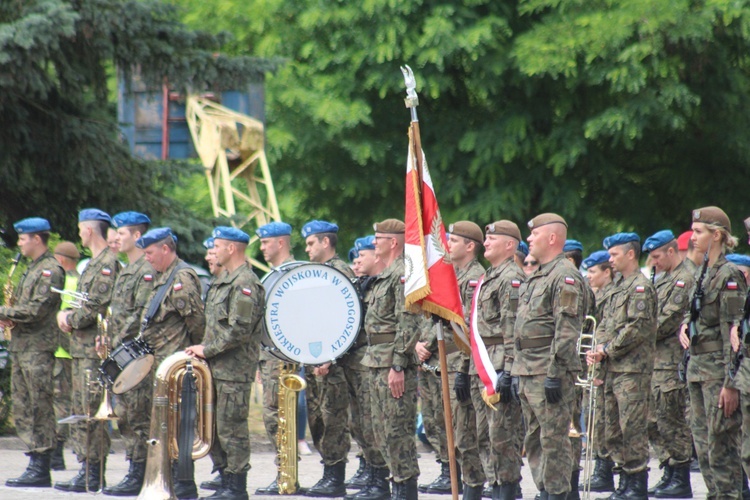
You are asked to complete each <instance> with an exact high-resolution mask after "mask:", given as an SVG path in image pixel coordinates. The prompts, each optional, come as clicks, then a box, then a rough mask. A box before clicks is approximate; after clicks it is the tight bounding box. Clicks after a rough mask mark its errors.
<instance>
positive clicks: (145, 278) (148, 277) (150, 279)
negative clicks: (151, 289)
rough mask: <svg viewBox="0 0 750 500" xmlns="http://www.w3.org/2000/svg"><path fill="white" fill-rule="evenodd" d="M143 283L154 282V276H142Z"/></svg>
mask: <svg viewBox="0 0 750 500" xmlns="http://www.w3.org/2000/svg"><path fill="white" fill-rule="evenodd" d="M143 281H154V275H153V274H144V275H143Z"/></svg>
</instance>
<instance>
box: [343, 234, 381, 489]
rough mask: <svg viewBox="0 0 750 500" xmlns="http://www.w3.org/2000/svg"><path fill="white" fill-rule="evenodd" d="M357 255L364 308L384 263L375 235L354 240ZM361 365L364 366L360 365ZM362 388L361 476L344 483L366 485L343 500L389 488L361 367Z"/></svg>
mask: <svg viewBox="0 0 750 500" xmlns="http://www.w3.org/2000/svg"><path fill="white" fill-rule="evenodd" d="M354 245H355V247H356V248H357V252H358V254H359V257H358V259H357V260H358V261H359V269H360V271H361V272H362V276H363V277H362V278H360V280H359V286H360V292H361V293H362V297H363V299H364V304H365V307H366V305H367V304H369V302H370V300H371V297H372V284H373V283H374V282H375V280H376V279H377V276H378V275H379V274H380V273H381V272H383V270H384V269H385V264H384V262H383V261H382V260H380V259H379V258H378V257H377V256H376V255H375V236H365V237H363V238H358V239H357V240H356V241H355V242H354ZM361 344H362V342H361V339H360V338H359V337H358V338H357V340H356V341H355V343H354V346H352V349H357V350H366V349H363V348H364V346H366V345H367V341H365V342H364V345H361ZM360 365H361V366H364V365H363V364H362V363H361V362H360ZM361 375H362V385H361V387H360V390H359V393H358V395H357V397H358V399H359V405H360V428H361V429H362V439H363V441H364V448H362V453H363V456H364V461H365V473H364V474H362V475H361V476H360V477H359V478H357V477H356V475H355V477H353V478H352V479H350V480H349V481H347V485H346V486H347V488H356V487H357V482H359V483H362V482H363V481H366V484H365V485H364V486H362V488H361V489H360V491H358V492H357V493H355V494H353V495H347V496H345V497H344V499H345V500H354V499H356V500H383V499H387V498H390V487H389V485H388V475H389V471H388V467H387V466H386V462H385V458H384V457H383V454H382V453H381V452H380V449H379V448H378V446H377V445H376V444H377V443H376V439H375V433H374V427H373V421H372V420H373V416H372V392H371V389H372V386H371V381H370V370H369V369H368V368H366V367H365V371H363V372H362V373H361Z"/></svg>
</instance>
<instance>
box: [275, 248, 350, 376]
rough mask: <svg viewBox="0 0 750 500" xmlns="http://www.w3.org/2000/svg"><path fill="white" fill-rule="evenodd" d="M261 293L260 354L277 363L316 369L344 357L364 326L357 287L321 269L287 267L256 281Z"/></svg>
mask: <svg viewBox="0 0 750 500" xmlns="http://www.w3.org/2000/svg"><path fill="white" fill-rule="evenodd" d="M261 282H262V283H263V287H264V288H265V290H266V310H265V314H264V326H265V328H264V332H263V337H262V341H261V342H262V344H263V345H262V348H263V349H264V350H266V351H269V352H270V353H271V354H273V355H274V356H275V357H277V358H279V359H280V360H282V361H286V362H290V363H302V364H306V365H320V364H323V363H327V362H329V361H333V360H335V359H337V358H339V357H341V356H343V355H344V354H345V353H346V351H347V350H348V349H349V348H350V347H351V346H352V344H354V341H355V340H356V339H357V334H358V333H359V329H360V326H361V325H362V320H363V314H362V311H363V308H362V301H361V299H360V297H359V293H358V290H357V287H356V286H355V285H354V283H352V282H351V280H350V279H349V278H348V277H347V276H346V275H345V274H344V273H342V272H341V271H339V270H337V269H335V268H333V267H331V266H327V265H325V264H315V263H310V262H289V263H287V264H283V265H281V266H279V267H278V268H276V269H274V270H273V271H271V272H270V273H268V274H266V275H265V276H264V277H263V279H262V280H261Z"/></svg>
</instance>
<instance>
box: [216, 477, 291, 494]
mask: <svg viewBox="0 0 750 500" xmlns="http://www.w3.org/2000/svg"><path fill="white" fill-rule="evenodd" d="M202 487H203V486H201V488H202ZM255 494H256V495H278V494H279V483H278V482H277V481H276V479H274V480H273V482H272V483H271V484H269V485H268V486H266V487H265V488H258V489H257V490H255Z"/></svg>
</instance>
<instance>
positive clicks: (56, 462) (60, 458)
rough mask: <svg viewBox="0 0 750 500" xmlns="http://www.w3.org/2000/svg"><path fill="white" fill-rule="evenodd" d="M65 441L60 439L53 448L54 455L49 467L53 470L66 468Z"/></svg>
mask: <svg viewBox="0 0 750 500" xmlns="http://www.w3.org/2000/svg"><path fill="white" fill-rule="evenodd" d="M64 451H65V441H58V442H57V446H56V447H55V449H54V450H52V457H50V461H49V468H50V469H52V470H65V456H64Z"/></svg>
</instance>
